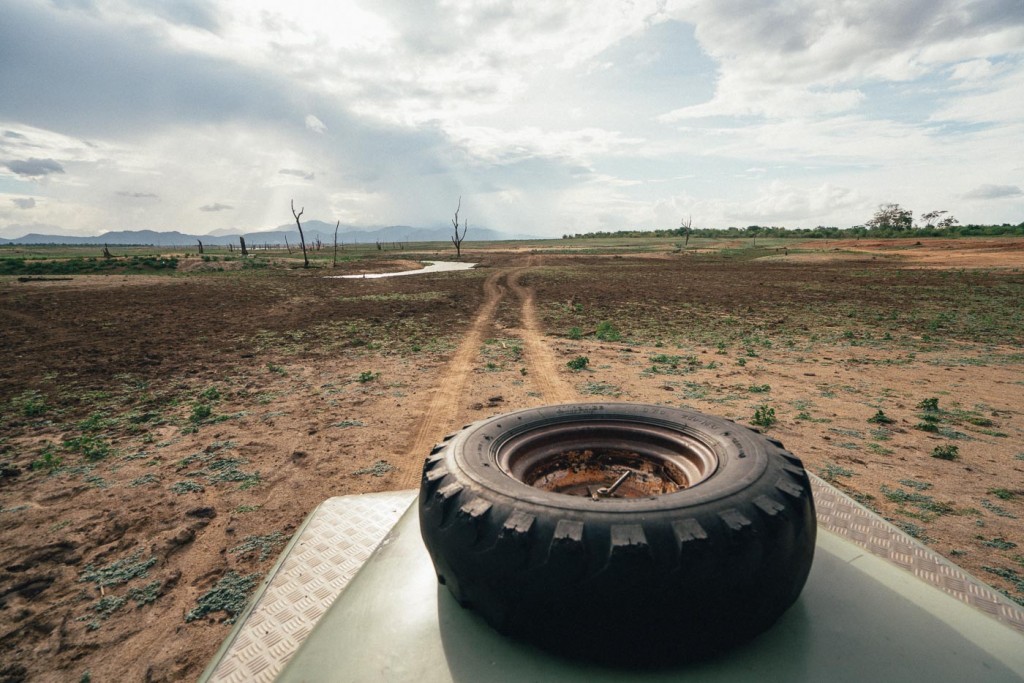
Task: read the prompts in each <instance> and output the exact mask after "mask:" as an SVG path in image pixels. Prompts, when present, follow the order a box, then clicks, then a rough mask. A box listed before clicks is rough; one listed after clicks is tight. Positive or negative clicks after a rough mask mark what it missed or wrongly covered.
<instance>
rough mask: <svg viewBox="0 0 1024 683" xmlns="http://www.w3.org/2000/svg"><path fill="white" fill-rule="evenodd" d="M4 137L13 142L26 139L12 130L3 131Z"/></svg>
mask: <svg viewBox="0 0 1024 683" xmlns="http://www.w3.org/2000/svg"><path fill="white" fill-rule="evenodd" d="M4 137H5V138H13V139H15V140H24V139H26V138H25V136H24V135H22V134H21V133H16V132H15V131H13V130H5V131H4Z"/></svg>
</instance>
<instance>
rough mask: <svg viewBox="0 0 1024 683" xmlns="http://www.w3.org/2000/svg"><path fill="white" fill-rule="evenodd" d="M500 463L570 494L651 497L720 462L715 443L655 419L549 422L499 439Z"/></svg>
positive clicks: (689, 484)
mask: <svg viewBox="0 0 1024 683" xmlns="http://www.w3.org/2000/svg"><path fill="white" fill-rule="evenodd" d="M496 461H497V465H498V467H499V468H500V469H501V471H502V472H504V473H505V474H506V475H507V476H509V477H511V478H513V479H515V480H517V481H519V482H522V483H523V484H526V485H527V486H532V487H534V488H538V489H542V490H545V491H550V492H552V493H560V494H564V495H570V496H580V497H588V498H592V499H595V500H598V499H602V498H650V497H654V496H659V495H665V494H669V493H675V492H677V491H681V490H683V489H689V488H693V487H694V486H697V485H699V484H700V483H701V482H703V481H706V480H707V479H708V478H709V477H710V476H711V475H712V474H714V472H715V470H716V469H717V468H718V456H717V455H716V454H715V451H714V450H713V449H712V447H711V446H710V445H709V444H708V443H705V442H704V441H701V440H699V439H697V438H695V437H694V436H691V435H689V434H686V433H684V432H680V431H677V430H673V429H667V428H664V427H660V426H656V425H647V424H639V423H630V422H596V421H595V422H592V423H588V422H576V423H563V424H557V425H548V426H544V427H538V428H536V429H532V430H528V431H526V432H523V433H520V434H517V435H515V436H513V437H512V438H510V439H508V440H507V441H505V442H504V443H502V444H500V445H499V446H498V449H497V453H496Z"/></svg>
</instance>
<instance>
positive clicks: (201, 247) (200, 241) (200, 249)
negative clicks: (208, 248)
mask: <svg viewBox="0 0 1024 683" xmlns="http://www.w3.org/2000/svg"><path fill="white" fill-rule="evenodd" d="M196 242H199V253H200V254H202V253H203V241H202V240H196Z"/></svg>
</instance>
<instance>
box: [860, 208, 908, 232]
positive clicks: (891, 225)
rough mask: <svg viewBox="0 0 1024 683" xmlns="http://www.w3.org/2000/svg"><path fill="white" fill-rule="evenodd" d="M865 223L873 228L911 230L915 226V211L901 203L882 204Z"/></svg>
mask: <svg viewBox="0 0 1024 683" xmlns="http://www.w3.org/2000/svg"><path fill="white" fill-rule="evenodd" d="M865 225H867V226H868V227H869V228H871V229H872V230H895V231H902V230H910V229H911V228H913V227H914V212H913V211H910V210H909V209H904V208H903V207H901V206H900V205H899V204H880V205H879V206H878V211H876V212H875V215H874V216H872V217H871V220H869V221H868V222H867V223H866V224H865Z"/></svg>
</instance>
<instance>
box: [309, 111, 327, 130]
mask: <svg viewBox="0 0 1024 683" xmlns="http://www.w3.org/2000/svg"><path fill="white" fill-rule="evenodd" d="M306 128H308V129H309V130H311V131H313V132H314V133H323V132H325V131H326V130H327V126H325V125H324V122H323V121H321V120H320V119H318V118H317V117H315V116H313V115H312V114H310V115H308V116H307V117H306Z"/></svg>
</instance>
